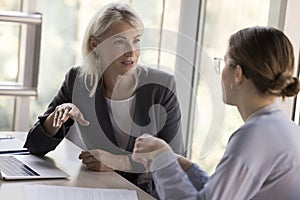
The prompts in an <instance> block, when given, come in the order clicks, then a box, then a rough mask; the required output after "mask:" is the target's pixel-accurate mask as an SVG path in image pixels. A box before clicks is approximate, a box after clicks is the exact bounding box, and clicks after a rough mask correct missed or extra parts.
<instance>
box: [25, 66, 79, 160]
mask: <svg viewBox="0 0 300 200" xmlns="http://www.w3.org/2000/svg"><path fill="white" fill-rule="evenodd" d="M78 70H79V68H71V70H70V71H69V72H68V73H67V74H66V75H65V80H64V82H63V84H62V86H61V88H60V90H59V91H58V94H57V95H56V96H55V97H54V99H53V100H52V102H51V103H50V104H49V106H48V109H47V111H46V112H45V113H44V114H43V115H42V116H39V117H38V121H37V122H36V123H35V124H34V125H33V127H32V128H31V129H30V130H29V132H28V134H27V138H26V141H25V144H24V147H25V148H27V149H28V150H29V152H30V153H32V154H34V155H45V154H47V153H48V152H49V151H52V150H54V149H55V148H56V146H57V145H58V144H59V143H60V142H61V141H62V139H63V138H64V137H65V135H66V133H67V132H68V130H69V128H70V126H72V125H73V123H74V121H73V120H72V119H69V120H68V121H67V122H66V123H64V125H63V126H62V127H61V128H60V129H59V131H58V133H57V134H56V135H55V136H54V137H51V136H50V135H48V134H47V133H46V132H45V130H44V128H43V126H42V124H43V123H44V121H45V120H46V118H47V117H48V116H49V115H50V114H51V113H52V112H53V111H54V110H55V108H56V106H58V105H60V104H63V103H71V102H72V90H73V85H74V81H75V78H76V76H77V72H78Z"/></svg>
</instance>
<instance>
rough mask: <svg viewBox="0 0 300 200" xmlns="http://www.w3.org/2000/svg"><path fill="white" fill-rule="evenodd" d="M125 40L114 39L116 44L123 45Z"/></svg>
mask: <svg viewBox="0 0 300 200" xmlns="http://www.w3.org/2000/svg"><path fill="white" fill-rule="evenodd" d="M124 43H125V42H124V41H123V40H116V41H114V44H115V45H123V44H124Z"/></svg>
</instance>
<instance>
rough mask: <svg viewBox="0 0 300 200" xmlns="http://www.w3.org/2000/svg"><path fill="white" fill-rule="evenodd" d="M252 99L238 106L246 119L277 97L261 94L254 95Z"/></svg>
mask: <svg viewBox="0 0 300 200" xmlns="http://www.w3.org/2000/svg"><path fill="white" fill-rule="evenodd" d="M250 99H251V100H250V101H249V98H248V100H244V101H243V103H240V104H239V105H238V106H237V107H238V110H239V112H240V114H241V116H242V118H243V120H244V121H246V120H247V119H248V118H249V116H250V115H252V114H253V113H254V112H256V111H257V110H259V109H261V108H263V107H265V106H268V105H270V104H272V103H274V102H275V100H276V97H274V96H267V97H266V96H261V97H252V98H250Z"/></svg>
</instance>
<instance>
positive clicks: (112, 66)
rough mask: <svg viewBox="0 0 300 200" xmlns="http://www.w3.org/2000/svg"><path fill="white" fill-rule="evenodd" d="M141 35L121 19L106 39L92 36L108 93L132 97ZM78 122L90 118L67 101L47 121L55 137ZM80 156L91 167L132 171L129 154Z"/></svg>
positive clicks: (112, 96)
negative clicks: (67, 126) (68, 125)
mask: <svg viewBox="0 0 300 200" xmlns="http://www.w3.org/2000/svg"><path fill="white" fill-rule="evenodd" d="M140 38H141V34H140V32H139V31H138V30H136V29H135V28H134V27H133V26H131V25H130V24H129V23H127V22H124V21H120V22H117V23H116V24H115V25H114V26H112V27H111V28H110V29H109V30H108V31H107V32H106V33H105V34H104V36H103V40H102V41H99V42H98V41H97V40H96V39H95V38H94V37H90V39H89V45H90V47H91V49H92V50H93V51H97V52H98V53H99V55H101V61H102V65H103V71H104V73H103V79H104V85H105V96H106V97H108V98H110V99H115V100H120V99H127V98H129V97H131V96H132V95H133V94H134V92H135V88H134V87H133V84H132V72H133V71H134V69H135V68H136V66H137V63H138V59H139V56H140V50H139V48H140V46H139V44H140ZM69 118H71V119H73V120H75V121H77V122H78V123H79V124H80V125H82V126H88V125H89V121H87V120H86V119H85V118H84V116H83V114H82V113H81V111H80V110H79V109H78V108H77V106H76V105H74V104H72V103H64V104H61V105H59V106H57V107H56V108H55V110H54V112H53V113H51V114H50V115H49V116H48V117H47V119H46V120H45V122H44V124H43V128H44V129H45V131H46V132H47V133H48V134H49V135H50V136H55V135H56V133H57V132H58V130H59V129H60V128H61V126H62V125H63V124H64V123H65V122H66V121H67V120H68V119H69ZM79 159H81V160H82V162H83V163H84V164H85V165H86V167H87V168H88V169H90V170H94V171H112V170H122V171H125V170H130V169H131V164H130V161H129V158H128V157H127V156H125V155H113V154H111V153H109V152H106V151H103V150H101V149H94V150H88V151H83V152H82V153H81V154H80V155H79Z"/></svg>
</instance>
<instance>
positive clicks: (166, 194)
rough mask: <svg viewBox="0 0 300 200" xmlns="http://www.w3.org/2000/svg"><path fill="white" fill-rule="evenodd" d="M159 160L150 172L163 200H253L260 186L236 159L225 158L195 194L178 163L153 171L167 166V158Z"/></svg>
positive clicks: (247, 169) (195, 190)
mask: <svg viewBox="0 0 300 200" xmlns="http://www.w3.org/2000/svg"><path fill="white" fill-rule="evenodd" d="M160 159H162V157H158V158H157V159H156V160H155V161H154V162H153V163H152V164H151V168H150V169H151V170H153V177H154V182H155V185H156V190H157V192H158V194H159V196H160V198H162V199H172V200H176V199H178V200H179V199H189V200H192V199H198V200H228V199H231V200H240V199H252V198H253V197H254V195H255V194H256V193H257V192H258V191H259V189H260V187H261V186H262V183H260V182H259V181H258V180H257V178H256V177H255V176H253V175H252V174H253V173H251V171H250V170H249V168H248V167H247V166H246V165H245V164H243V163H242V162H241V161H240V160H239V159H236V158H233V157H230V156H228V157H225V158H223V159H222V161H221V162H220V164H219V165H218V167H217V169H216V172H215V173H214V174H213V175H212V176H211V177H210V178H209V179H208V181H207V182H206V184H205V185H204V187H203V189H201V190H200V191H197V189H196V188H195V187H194V186H193V184H192V181H191V180H189V178H188V176H187V175H186V174H185V173H184V171H183V170H182V169H181V167H180V165H179V164H178V162H171V164H169V165H167V166H166V167H163V168H159V169H158V170H155V169H156V168H157V166H156V165H157V163H160V162H168V161H167V160H170V156H169V157H166V156H165V157H164V158H163V161H159V160H160ZM200 173H202V172H200ZM200 182H201V181H200Z"/></svg>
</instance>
